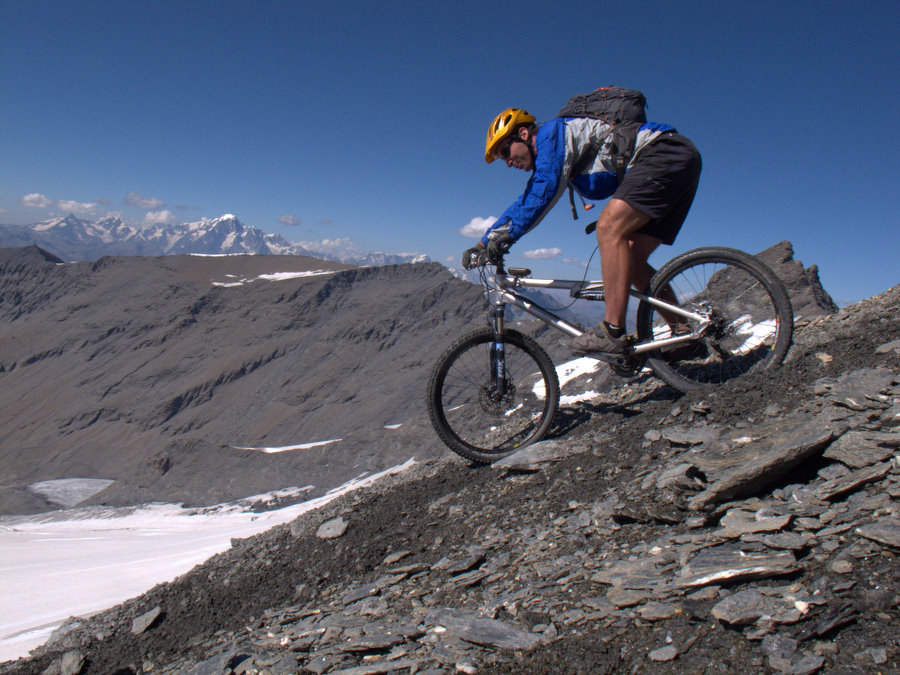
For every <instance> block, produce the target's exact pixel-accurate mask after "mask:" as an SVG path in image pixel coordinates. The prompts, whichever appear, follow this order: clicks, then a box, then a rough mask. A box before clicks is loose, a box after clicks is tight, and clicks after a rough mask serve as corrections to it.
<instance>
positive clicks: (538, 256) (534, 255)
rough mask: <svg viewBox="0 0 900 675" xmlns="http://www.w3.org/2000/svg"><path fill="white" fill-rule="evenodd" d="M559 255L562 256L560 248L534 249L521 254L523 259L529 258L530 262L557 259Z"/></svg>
mask: <svg viewBox="0 0 900 675" xmlns="http://www.w3.org/2000/svg"><path fill="white" fill-rule="evenodd" d="M560 255H562V249H561V248H536V249H534V250H531V251H525V252H524V253H522V257H523V258H529V259H530V260H549V259H550V258H558V257H559V256H560Z"/></svg>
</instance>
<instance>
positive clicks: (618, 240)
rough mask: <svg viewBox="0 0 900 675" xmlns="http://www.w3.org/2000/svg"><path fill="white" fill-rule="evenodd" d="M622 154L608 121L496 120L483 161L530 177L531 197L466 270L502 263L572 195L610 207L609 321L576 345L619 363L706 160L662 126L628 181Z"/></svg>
mask: <svg viewBox="0 0 900 675" xmlns="http://www.w3.org/2000/svg"><path fill="white" fill-rule="evenodd" d="M614 152H615V148H614V147H613V143H612V135H611V134H610V125H608V124H607V123H606V122H604V121H602V120H597V119H589V118H580V117H557V118H555V119H552V120H550V121H548V122H545V123H544V124H542V125H540V126H539V125H537V124H536V120H535V117H534V116H533V115H531V114H529V113H528V112H526V111H525V110H522V109H520V108H508V109H506V110H504V111H503V112H502V113H500V114H499V115H497V117H495V118H494V121H493V122H491V125H490V127H489V128H488V133H487V141H486V144H485V152H484V159H485V161H486V162H488V163H491V162H493V161H494V160H495V159H497V158H500V159H502V160H503V161H504V162H506V165H507V166H508V167H511V168H516V169H520V170H522V171H531V172H532V175H531V177H530V178H529V179H528V183H527V185H526V186H525V191H524V193H523V194H522V195H521V196H520V197H519V198H518V199H517V200H516V201H515V202H513V204H512V205H511V206H510V207H509V208H507V209H506V211H504V212H503V215H502V216H500V219H499V220H498V221H497V222H496V223H494V224H493V225H492V226H491V228H490V229H489V230H488V231H487V233H485V235H484V237H482V239H481V241H480V242H479V243H478V244H477V245H476V246H473V247H472V248H469V249H467V250H466V251H465V252H464V253H463V266H464V267H466V269H471V268H472V267H474V266H476V265H478V264H483V263H484V262H485V261H488V262H493V261H496V260H497V258H498V257H499V256H500V255H503V254H504V253H506V252H507V251H508V250H509V248H510V246H512V245H513V244H514V243H515V242H516V241H518V239H519V238H520V237H521V236H522V235H524V234H525V233H526V232H528V231H530V230H531V229H532V228H534V227H535V226H536V225H537V224H538V223H540V222H541V220H542V219H543V218H544V216H545V215H546V214H547V213H548V212H549V211H550V209H551V208H552V207H553V206H554V204H556V202H557V201H558V200H559V198H560V197H561V196H562V194H563V192H565V190H566V187H567V186H569V185H571V187H572V188H573V189H574V190H576V191H577V192H578V193H579V194H581V195H582V196H584V197H586V198H588V199H592V200H599V199H606V198H607V197H612V198H611V199H610V200H609V202H608V203H607V205H606V207H605V208H604V209H603V211H602V212H601V213H600V217H599V218H598V220H597V228H596V233H597V243H598V247H599V250H600V256H601V271H602V276H603V282H604V288H605V291H604V294H605V299H606V308H605V316H604V321H603V322H602V323H601V324H600V325H598V326H596V327H594V328H591V329H588V330H587V331H585V332H584V333H583V334H582V335H581V336H579V337H577V338H573V339H572V340H570V343H569V344H570V346H571V347H572V349H574V350H575V351H577V352H582V353H603V354H609V355H611V356H616V357H618V356H624V355H625V354H626V352H627V341H626V339H625V333H626V330H625V315H626V311H627V309H628V286H629V284H631V285H633V286H634V287H635V288H636V289H637V290H638V291H641V292H644V291H646V289H647V287H648V286H649V283H650V278H651V277H652V276H653V273H654V271H655V270H654V269H653V268H652V267H651V266H650V265H649V264H648V263H647V259H648V258H649V257H650V254H651V253H652V252H653V251H654V250H655V249H656V248H657V247H658V246H659V245H660V244H668V245H671V244H672V243H673V242H674V241H675V237H676V236H677V234H678V231H679V230H680V229H681V225H682V223H683V222H684V219H685V217H686V216H687V213H688V211H689V210H690V207H691V204H692V202H693V200H694V195H695V193H696V191H697V185H698V182H699V180H700V169H701V159H700V153H699V152H698V150H697V148H696V147H695V146H694V144H693V143H691V141H689V140H688V139H687V138H685V137H684V136H681V135H680V134H678V133H677V131H676V130H675V129H674V128H673V127H671V126H669V125H668V124H659V123H655V122H645V123H643V124H641V125H640V128H639V130H638V131H637V136H636V138H635V141H634V150H633V154H632V155H631V160H630V161H629V162H628V164H627V167H626V170H625V173H624V176H623V177H622V176H621V167H620V171H619V175H617V172H616V161H615V159H616V158H615V156H614ZM620 177H621V183H620V182H619V178H620ZM573 208H574V207H573Z"/></svg>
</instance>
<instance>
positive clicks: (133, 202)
mask: <svg viewBox="0 0 900 675" xmlns="http://www.w3.org/2000/svg"><path fill="white" fill-rule="evenodd" d="M125 204H127V205H128V206H137V207H138V208H139V209H147V210H148V211H158V210H159V209H161V208H162V207H164V206H165V205H166V203H165V202H164V201H162V200H161V199H154V198H153V197H145V196H144V195H142V194H141V193H140V192H129V193H128V194H127V195H125Z"/></svg>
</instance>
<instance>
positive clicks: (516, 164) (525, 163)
mask: <svg viewBox="0 0 900 675" xmlns="http://www.w3.org/2000/svg"><path fill="white" fill-rule="evenodd" d="M504 155H506V156H505V157H502V159H503V161H505V162H506V166H509V167H512V168H514V169H521V170H522V171H531V170H532V169H534V160H533V159H532V158H531V150H530V149H529V148H528V144H527V143H526V142H525V141H523V140H522V139H520V138H517V139H515V140H514V141H513V142H512V144H511V145H510V146H509V153H508V154H507V153H504Z"/></svg>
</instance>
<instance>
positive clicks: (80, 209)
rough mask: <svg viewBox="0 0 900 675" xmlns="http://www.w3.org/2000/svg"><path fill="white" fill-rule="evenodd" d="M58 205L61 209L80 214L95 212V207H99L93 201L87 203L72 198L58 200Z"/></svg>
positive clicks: (85, 214)
mask: <svg viewBox="0 0 900 675" xmlns="http://www.w3.org/2000/svg"><path fill="white" fill-rule="evenodd" d="M56 206H57V207H59V209H60V210H61V211H68V212H69V213H74V214H77V215H79V216H87V215H90V214H91V213H93V212H94V209H95V208H97V205H96V204H95V203H93V202H90V203H88V204H85V203H83V202H76V201H73V200H71V199H60V200H59V201H58V202H56Z"/></svg>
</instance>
